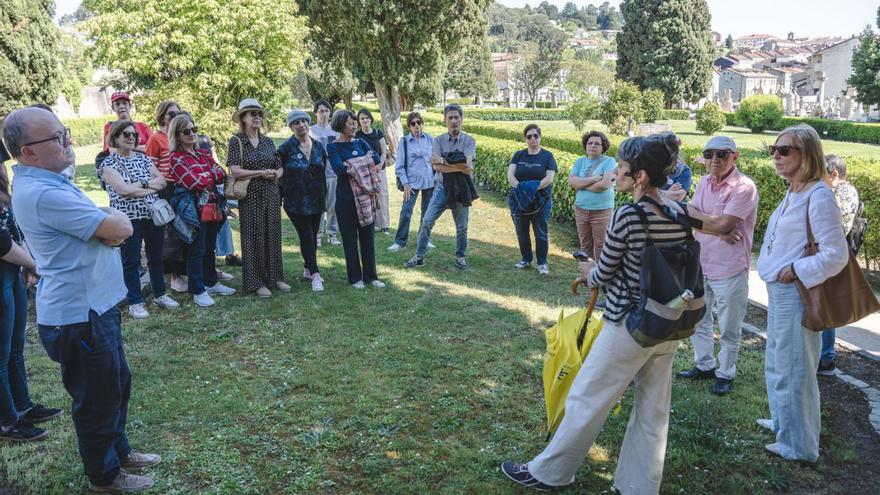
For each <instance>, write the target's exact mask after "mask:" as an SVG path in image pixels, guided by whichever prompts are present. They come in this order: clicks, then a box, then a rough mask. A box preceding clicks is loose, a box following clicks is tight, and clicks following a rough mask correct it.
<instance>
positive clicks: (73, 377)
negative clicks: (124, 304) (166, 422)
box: [37, 308, 131, 485]
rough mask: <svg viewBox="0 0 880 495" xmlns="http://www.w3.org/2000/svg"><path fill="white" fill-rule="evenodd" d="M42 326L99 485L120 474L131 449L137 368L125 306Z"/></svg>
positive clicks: (90, 469)
mask: <svg viewBox="0 0 880 495" xmlns="http://www.w3.org/2000/svg"><path fill="white" fill-rule="evenodd" d="M37 328H38V331H39V333H40V340H41V341H42V342H43V347H44V348H45V349H46V353H47V354H48V355H49V357H50V358H51V359H52V360H53V361H55V362H56V363H59V364H60V365H61V380H62V382H64V388H65V389H66V390H67V393H68V394H70V397H71V399H73V406H72V407H71V410H70V415H71V418H72V419H73V426H74V428H75V429H76V437H77V441H78V443H79V454H80V456H81V457H82V460H83V466H84V468H85V472H86V475H87V476H88V477H89V480H90V481H91V482H92V483H94V484H96V485H108V484H110V482H112V481H113V478H115V477H116V475H117V474H119V466H120V458H124V457H125V456H127V455H128V454H129V453H131V446H130V445H129V444H128V437H127V436H126V434H125V422H126V418H127V417H128V398H129V396H130V395H131V372H130V371H129V369H128V363H127V362H126V360H125V350H124V349H123V348H122V327H121V322H120V314H119V310H118V309H116V308H113V309H111V310H108V311H107V312H106V313H104V314H102V315H99V314H98V313H95V312H94V311H89V321H86V322H83V323H74V324H72V325H62V326H48V325H38V326H37Z"/></svg>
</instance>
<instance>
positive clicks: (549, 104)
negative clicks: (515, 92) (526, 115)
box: [526, 101, 553, 108]
mask: <svg viewBox="0 0 880 495" xmlns="http://www.w3.org/2000/svg"><path fill="white" fill-rule="evenodd" d="M526 108H553V102H552V101H536V102H535V106H532V102H530V101H527V102H526Z"/></svg>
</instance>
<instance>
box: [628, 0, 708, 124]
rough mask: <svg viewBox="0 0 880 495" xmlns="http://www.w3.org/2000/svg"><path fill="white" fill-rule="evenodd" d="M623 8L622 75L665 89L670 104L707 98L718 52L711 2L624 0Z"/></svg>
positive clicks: (648, 86) (641, 84)
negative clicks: (712, 25) (710, 12)
mask: <svg viewBox="0 0 880 495" xmlns="http://www.w3.org/2000/svg"><path fill="white" fill-rule="evenodd" d="M620 9H621V12H622V13H623V18H624V25H623V31H622V32H621V33H620V34H619V35H618V37H617V56H618V58H617V76H618V77H619V78H621V79H624V80H627V81H631V82H633V83H635V84H636V85H638V86H639V87H640V88H642V89H659V90H661V91H663V94H664V96H665V98H666V105H667V106H668V105H671V104H672V103H675V102H677V101H679V100H682V99H683V100H687V101H697V100H699V99H700V98H702V97H704V96H706V93H707V92H708V90H709V86H710V84H711V82H712V76H711V75H712V59H713V57H714V54H715V46H714V42H713V40H712V29H711V23H710V20H711V16H710V15H709V6H708V5H707V4H706V0H662V1H661V0H625V1H624V2H623V3H621V5H620Z"/></svg>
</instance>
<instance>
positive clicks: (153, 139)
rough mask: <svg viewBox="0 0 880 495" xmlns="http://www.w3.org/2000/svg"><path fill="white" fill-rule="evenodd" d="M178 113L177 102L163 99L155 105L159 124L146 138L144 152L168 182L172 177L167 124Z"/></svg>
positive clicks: (178, 106)
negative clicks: (157, 128) (169, 163)
mask: <svg viewBox="0 0 880 495" xmlns="http://www.w3.org/2000/svg"><path fill="white" fill-rule="evenodd" d="M179 113H180V105H178V104H177V102H175V101H172V100H165V101H162V102H160V103H159V105H158V106H157V107H156V123H157V124H159V130H158V131H156V132H155V133H153V134H152V135H151V136H150V139H148V140H147V149H146V152H145V153H144V154H145V155H147V156H148V157H149V158H150V160H153V165H155V166H156V168H157V169H158V170H159V172H160V173H161V174H162V175H163V176H164V177H165V180H167V181H169V182H171V181H173V180H174V179H173V178H172V177H171V171H170V170H169V168H168V124H170V123H171V119H173V118H174V117H176V116H177V114H179Z"/></svg>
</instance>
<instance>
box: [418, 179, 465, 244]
mask: <svg viewBox="0 0 880 495" xmlns="http://www.w3.org/2000/svg"><path fill="white" fill-rule="evenodd" d="M449 210H450V211H452V220H453V221H454V222H455V256H456V257H458V258H463V257H464V255H465V251H467V229H468V208H467V207H465V206H457V207H455V208H450V209H449ZM444 211H446V190H445V189H444V188H443V183H442V182H438V183H437V187H435V188H434V195H433V196H432V197H431V202H430V203H429V204H428V211H426V212H425V214H424V215H423V216H422V224H421V225H420V226H419V242H418V244H417V245H416V256H418V257H419V258H424V257H425V254H426V253H427V252H428V242H429V241H430V240H431V229H433V228H434V224H435V223H437V220H438V219H439V218H440V215H442V214H443V212H444Z"/></svg>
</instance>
